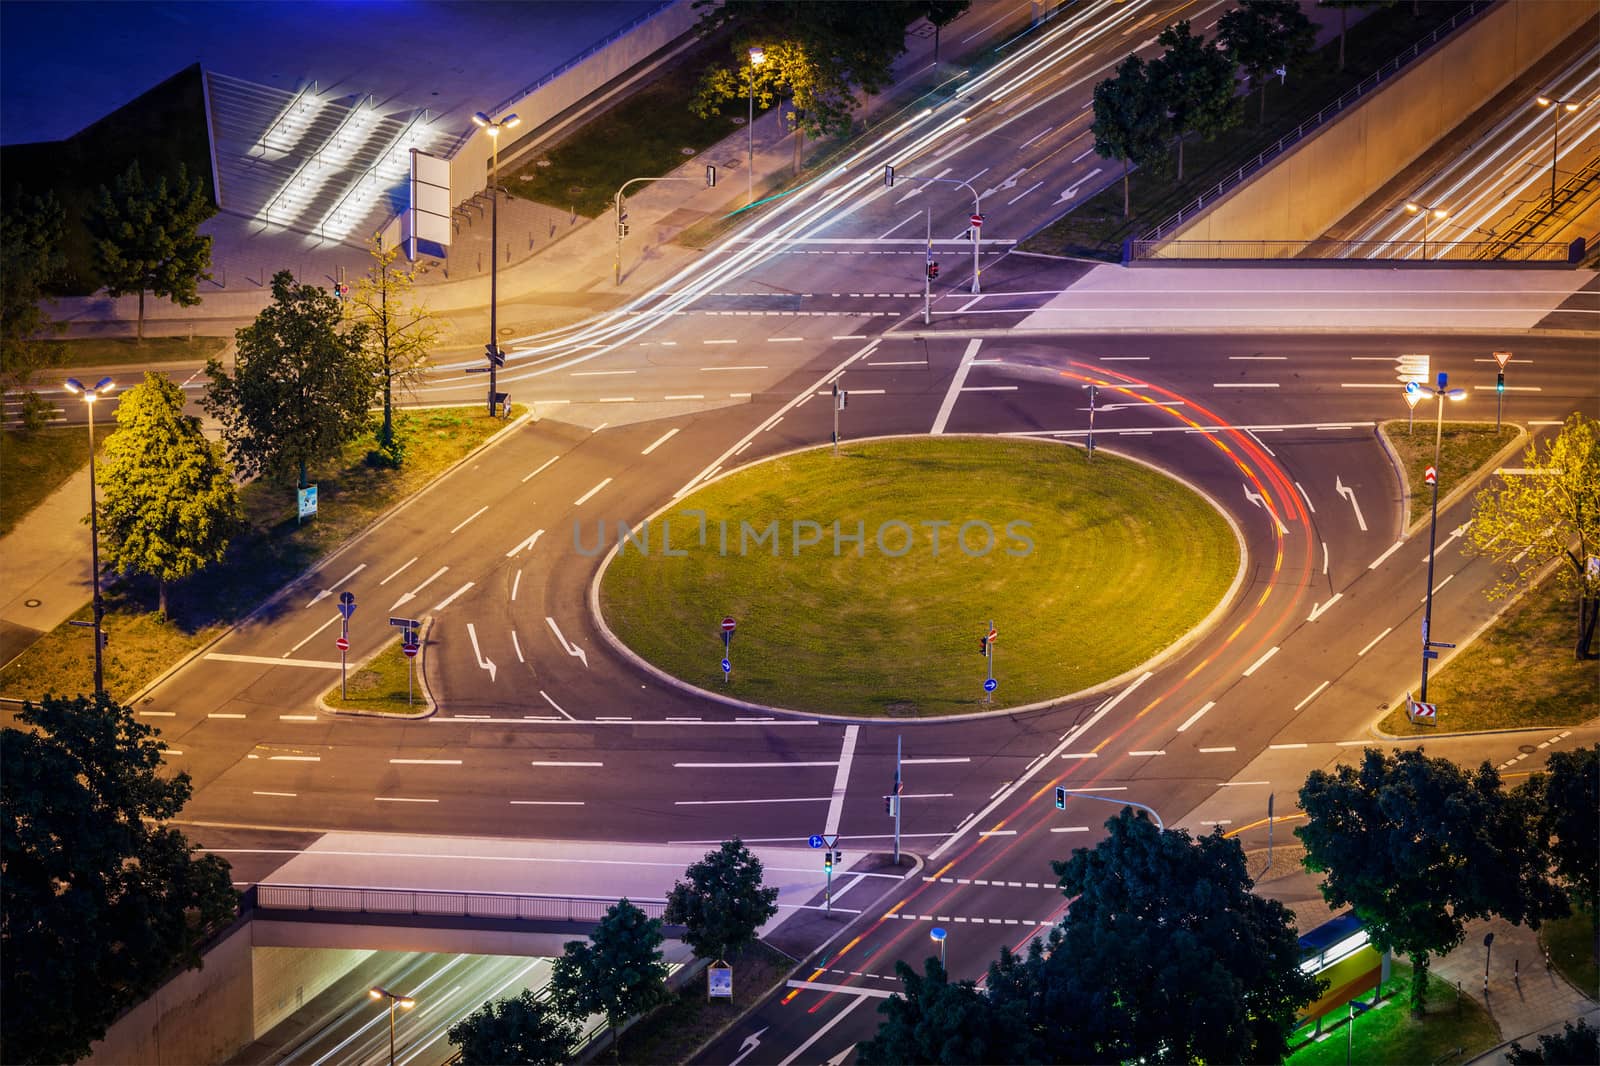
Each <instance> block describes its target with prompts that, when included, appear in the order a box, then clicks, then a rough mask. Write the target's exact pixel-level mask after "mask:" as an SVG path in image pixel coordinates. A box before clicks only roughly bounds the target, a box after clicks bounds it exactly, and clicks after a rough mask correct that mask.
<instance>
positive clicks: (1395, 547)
mask: <svg viewBox="0 0 1600 1066" xmlns="http://www.w3.org/2000/svg"><path fill="white" fill-rule="evenodd" d="M1404 543H1405V541H1403V540H1397V541H1395V542H1394V543H1393V544H1391V545H1389V548H1388V550H1387V551H1385V552H1384V553H1383V554H1382V555H1380V556H1378V557H1377V558H1376V559H1374V560H1372V562H1370V563H1368V564H1367V569H1368V570H1376V569H1377V568H1378V567H1380V566H1382V565H1383V561H1384V560H1385V559H1387V558H1389V556H1391V555H1393V554H1394V553H1395V552H1397V551H1399V550H1400V545H1402V544H1404Z"/></svg>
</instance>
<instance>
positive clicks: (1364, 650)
mask: <svg viewBox="0 0 1600 1066" xmlns="http://www.w3.org/2000/svg"><path fill="white" fill-rule="evenodd" d="M1393 632H1394V626H1390V627H1389V628H1388V629H1385V630H1384V631H1383V632H1382V633H1379V634H1378V635H1377V636H1375V637H1373V638H1372V639H1371V640H1369V641H1367V646H1366V647H1364V648H1362V649H1361V650H1360V651H1358V652H1356V658H1358V659H1359V658H1360V657H1361V656H1363V655H1365V654H1367V652H1369V651H1371V650H1372V649H1373V647H1374V646H1375V645H1376V644H1377V643H1378V641H1380V640H1382V639H1383V638H1384V637H1386V636H1388V635H1389V634H1390V633H1393Z"/></svg>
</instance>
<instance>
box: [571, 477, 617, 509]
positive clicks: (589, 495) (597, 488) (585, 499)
mask: <svg viewBox="0 0 1600 1066" xmlns="http://www.w3.org/2000/svg"><path fill="white" fill-rule="evenodd" d="M609 484H611V479H610V478H606V479H605V480H604V481H602V482H600V484H598V485H596V486H595V487H594V488H592V489H590V490H589V491H588V492H586V493H584V494H583V495H582V496H579V497H578V498H577V499H576V500H573V501H572V506H574V507H582V506H583V505H584V504H586V503H588V502H589V501H590V500H591V499H593V498H594V494H595V493H597V492H599V491H600V490H601V489H603V488H605V487H606V486H607V485H609Z"/></svg>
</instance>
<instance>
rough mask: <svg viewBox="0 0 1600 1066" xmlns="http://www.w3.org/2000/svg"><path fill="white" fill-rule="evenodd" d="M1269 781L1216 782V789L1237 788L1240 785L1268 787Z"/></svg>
mask: <svg viewBox="0 0 1600 1066" xmlns="http://www.w3.org/2000/svg"><path fill="white" fill-rule="evenodd" d="M1270 784H1272V782H1271V781H1218V782H1217V787H1218V788H1239V787H1240V786H1242V785H1270Z"/></svg>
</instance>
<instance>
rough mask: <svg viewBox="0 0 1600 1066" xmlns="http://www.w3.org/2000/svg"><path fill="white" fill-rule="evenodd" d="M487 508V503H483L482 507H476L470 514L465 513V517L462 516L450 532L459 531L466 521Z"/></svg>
mask: <svg viewBox="0 0 1600 1066" xmlns="http://www.w3.org/2000/svg"><path fill="white" fill-rule="evenodd" d="M488 509H489V505H488V504H484V505H483V506H482V507H480V508H478V509H477V510H476V511H473V512H472V513H471V514H469V515H467V517H465V518H463V519H462V520H461V521H460V522H459V523H457V524H456V527H455V528H454V529H452V530H451V531H450V532H451V533H452V534H454V533H459V532H460V531H461V529H462V528H463V527H465V526H466V524H467V523H468V522H470V521H472V520H473V519H474V518H477V517H478V516H479V515H481V514H482V513H483V512H485V511H487V510H488Z"/></svg>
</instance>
